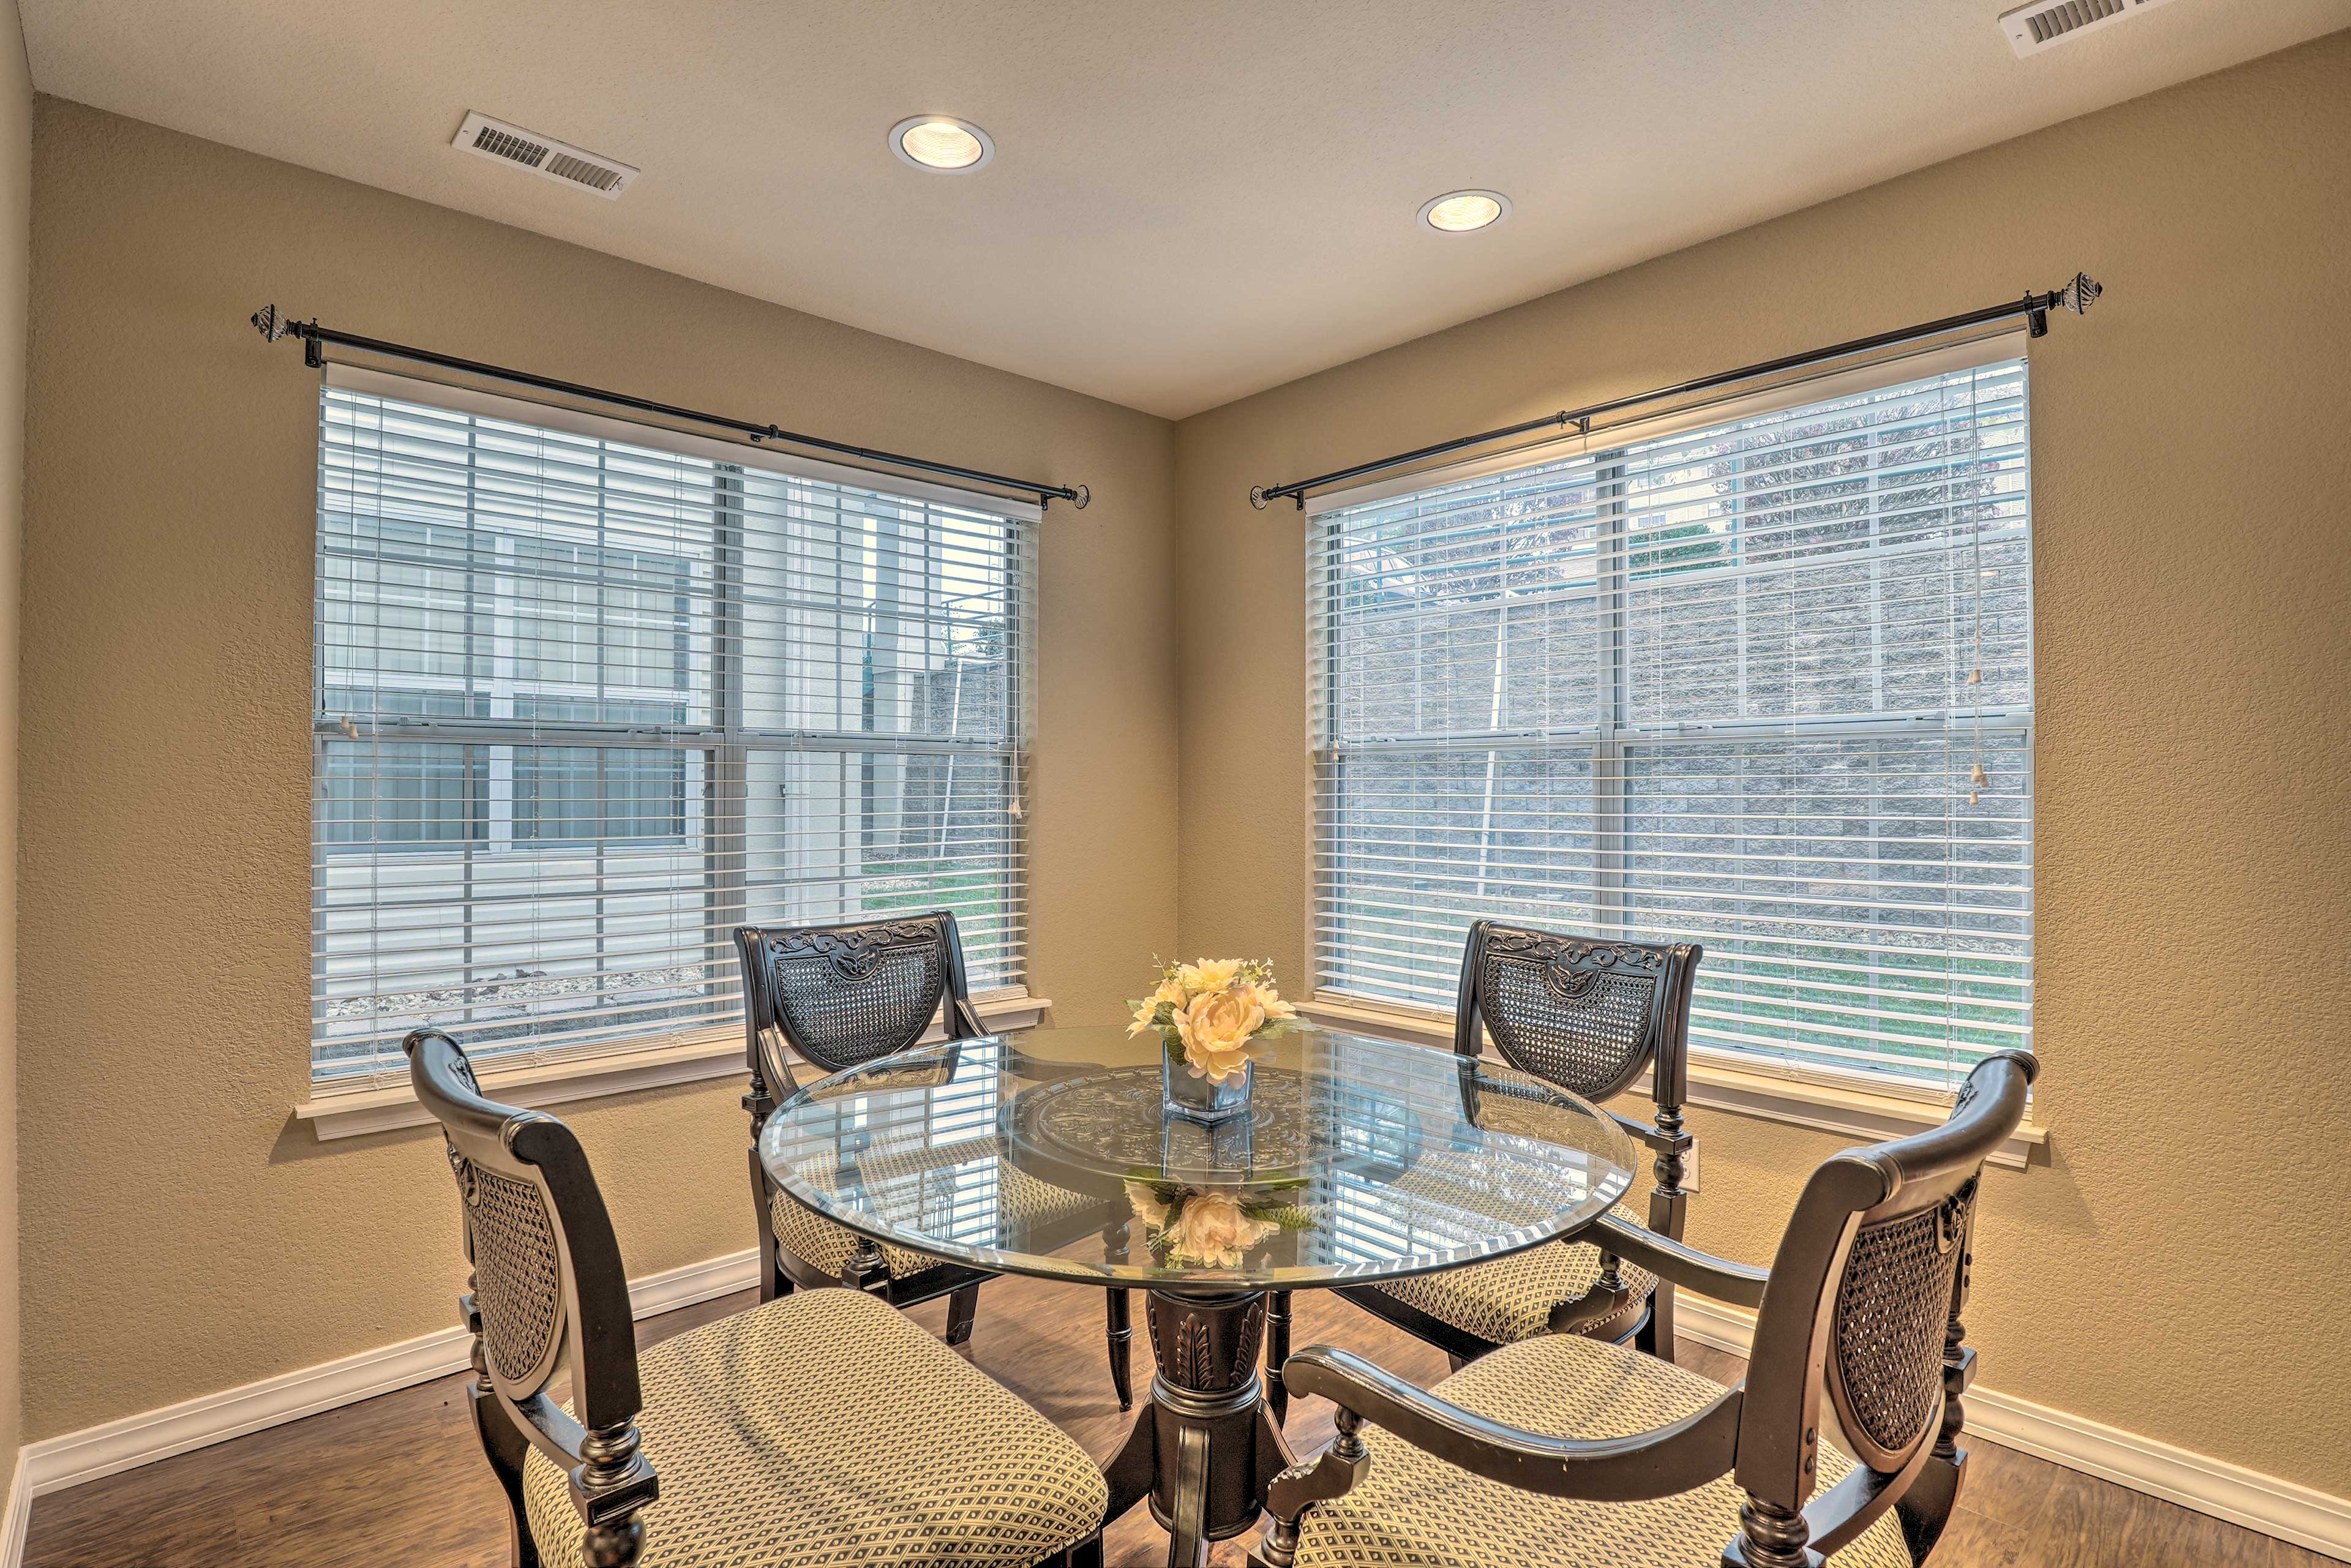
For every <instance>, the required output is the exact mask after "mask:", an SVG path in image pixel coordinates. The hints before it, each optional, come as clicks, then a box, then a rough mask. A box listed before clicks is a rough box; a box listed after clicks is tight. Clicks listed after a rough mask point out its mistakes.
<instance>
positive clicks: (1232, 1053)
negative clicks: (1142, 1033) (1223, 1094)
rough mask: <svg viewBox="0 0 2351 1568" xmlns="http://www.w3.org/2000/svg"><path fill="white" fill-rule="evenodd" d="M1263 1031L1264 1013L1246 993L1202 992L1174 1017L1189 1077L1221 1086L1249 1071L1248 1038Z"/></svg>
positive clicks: (1255, 999) (1254, 999)
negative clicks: (1190, 1073)
mask: <svg viewBox="0 0 2351 1568" xmlns="http://www.w3.org/2000/svg"><path fill="white" fill-rule="evenodd" d="M1264 1027H1265V1009H1263V1008H1261V1007H1259V1006H1258V1003H1257V998H1256V997H1255V996H1254V995H1252V994H1251V993H1250V992H1249V991H1243V990H1230V991H1203V992H1202V993H1201V994H1200V995H1198V996H1196V997H1194V998H1192V999H1191V1001H1189V1002H1188V1003H1186V1004H1185V1006H1184V1008H1183V1009H1182V1010H1181V1011H1179V1012H1178V1013H1176V1015H1175V1033H1176V1036H1177V1038H1179V1039H1180V1040H1183V1042H1184V1060H1185V1061H1187V1062H1189V1063H1190V1064H1191V1071H1192V1076H1193V1077H1195V1078H1205V1079H1207V1081H1208V1082H1211V1083H1222V1082H1224V1081H1225V1080H1226V1079H1228V1078H1232V1077H1236V1076H1238V1074H1240V1073H1243V1072H1246V1071H1249V1054H1248V1051H1247V1047H1248V1045H1249V1037H1250V1036H1252V1035H1254V1034H1255V1033H1257V1031H1258V1030H1260V1029H1263V1028H1264Z"/></svg>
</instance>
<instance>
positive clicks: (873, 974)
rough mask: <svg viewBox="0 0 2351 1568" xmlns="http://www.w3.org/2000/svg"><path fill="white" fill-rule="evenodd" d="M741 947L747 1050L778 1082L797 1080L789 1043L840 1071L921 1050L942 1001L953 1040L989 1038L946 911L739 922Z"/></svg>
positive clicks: (757, 1069)
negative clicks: (787, 1057) (833, 920)
mask: <svg viewBox="0 0 2351 1568" xmlns="http://www.w3.org/2000/svg"><path fill="white" fill-rule="evenodd" d="M735 945H736V948H737V952H738V954H739V955H740V956H741V958H742V960H743V1017H744V1028H745V1033H746V1037H747V1038H746V1049H747V1051H748V1052H749V1056H750V1065H751V1070H752V1071H753V1073H754V1074H755V1075H763V1076H764V1077H765V1079H766V1081H767V1082H768V1083H770V1084H789V1083H790V1082H792V1075H791V1071H790V1068H789V1064H788V1063H787V1062H786V1061H784V1059H783V1057H782V1054H781V1052H780V1051H779V1050H778V1046H780V1045H783V1044H789V1046H790V1047H791V1048H792V1050H794V1051H798V1052H799V1054H800V1055H801V1056H803V1057H805V1058H807V1059H808V1060H809V1061H812V1062H814V1063H816V1065H817V1066H819V1067H820V1068H822V1069H823V1070H824V1071H827V1072H838V1071H841V1070H842V1069H844V1068H849V1067H856V1066H860V1065H862V1063H864V1062H868V1061H872V1060H873V1059H874V1058H875V1057H878V1056H887V1055H889V1054H890V1053H891V1052H893V1051H904V1050H905V1049H906V1048H907V1047H908V1046H910V1045H913V1044H914V1042H915V1041H916V1040H920V1039H921V1038H922V1037H923V1031H924V1030H927V1029H928V1028H930V1025H931V1019H933V1018H935V1016H937V1014H938V1012H939V1009H940V1006H941V1004H942V1003H944V1004H945V1005H946V1034H947V1038H948V1039H949V1040H969V1039H971V1038H973V1037H975V1036H977V1034H979V1033H980V1032H981V1030H980V1026H979V1020H978V1018H977V1015H976V1014H974V1013H973V1012H972V1010H971V984H970V981H969V980H967V978H966V977H965V975H964V967H963V940H962V938H961V936H958V935H957V933H956V920H955V916H954V915H951V914H949V913H948V912H947V911H946V910H944V909H941V910H934V911H933V912H932V913H930V914H928V915H914V916H909V917H907V918H905V919H902V920H880V921H874V922H872V923H871V924H869V925H808V926H789V927H770V926H759V925H738V926H737V927H736V929H735ZM778 1034H779V1035H780V1036H781V1039H780V1040H777V1039H775V1038H773V1036H774V1035H778Z"/></svg>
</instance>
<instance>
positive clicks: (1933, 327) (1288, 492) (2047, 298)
mask: <svg viewBox="0 0 2351 1568" xmlns="http://www.w3.org/2000/svg"><path fill="white" fill-rule="evenodd" d="M2101 292H2102V290H2101V289H2100V288H2099V287H2098V285H2097V284H2096V283H2095V282H2094V281H2093V280H2092V279H2091V278H2090V277H2089V276H2088V275H2087V274H2085V273H2080V272H2077V273H2075V274H2074V280H2073V281H2072V282H2071V283H2068V284H2067V285H2065V287H2063V288H2056V289H2052V290H2051V291H2050V292H2048V293H2046V294H2028V295H2026V296H2025V297H2024V298H2022V299H2018V300H2014V301H2012V302H2011V303H2009V304H2006V305H1987V306H1985V307H1984V308H1982V309H1980V310H1970V311H1968V312H1966V313H1965V314H1963V315H1959V316H1946V317H1944V318H1943V319H1941V320H1939V321H1921V322H1920V323H1919V324H1918V325H1917V326H1916V327H1904V328H1901V329H1898V330H1896V331H1892V332H1879V333H1876V334H1874V335H1873V336H1870V337H1867V338H1855V339H1854V340H1852V341H1851V342H1849V343H1836V344H1833V345H1832V346H1830V347H1828V348H1825V349H1813V350H1810V351H1809V352H1806V353H1802V354H1789V355H1787V356H1785V357H1783V358H1781V359H1777V360H1766V361H1763V362H1762V363H1761V364H1757V365H1742V366H1740V368H1739V369H1738V370H1735V371H1719V372H1718V373H1716V374H1714V375H1710V376H1700V377H1698V379H1697V380H1696V381H1690V382H1681V383H1680V384H1678V385H1677V386H1669V387H1659V388H1657V389H1656V391H1655V392H1636V393H1635V394H1634V395H1633V396H1631V397H1619V398H1611V399H1609V400H1608V401H1607V402H1595V403H1589V404H1586V405H1585V406H1584V407H1583V408H1571V409H1562V410H1561V411H1560V412H1559V413H1550V414H1545V415H1544V416H1543V417H1542V418H1541V419H1530V420H1527V421H1525V422H1523V423H1519V424H1506V425H1504V426H1503V427H1502V428H1501V429H1499V430H1488V431H1483V432H1480V433H1479V434H1476V435H1464V436H1459V437H1458V438H1456V439H1454V440H1452V441H1440V442H1438V443H1437V444H1436V445H1434V446H1424V447H1421V448H1420V449H1419V450H1417V451H1414V452H1399V453H1397V454H1396V455H1395V456H1393V457H1380V458H1375V459H1374V460H1373V461H1372V462H1369V463H1358V464H1356V465H1354V466H1353V467H1352V468H1337V469H1333V470H1332V471H1331V472H1330V473H1328V474H1317V475H1316V476H1314V477H1313V478H1311V479H1299V480H1295V481H1292V482H1291V483H1290V484H1287V485H1273V486H1251V487H1250V489H1249V505H1250V506H1252V507H1256V508H1257V509H1258V510H1259V511H1260V512H1261V511H1263V510H1265V507H1266V504H1267V503H1268V502H1270V501H1275V500H1279V499H1280V497H1284V496H1289V497H1294V498H1295V499H1296V500H1297V502H1298V509H1299V510H1300V511H1301V512H1302V511H1304V510H1305V509H1306V492H1307V491H1309V490H1319V489H1322V487H1323V486H1328V485H1337V484H1342V483H1343V482H1344V481H1346V480H1349V479H1360V478H1362V477H1364V476H1365V475H1367V474H1379V473H1384V472H1385V471H1386V470H1388V469H1390V468H1401V467H1404V466H1405V465H1407V464H1412V463H1418V462H1420V461H1421V460H1422V459H1424V458H1428V457H1441V456H1443V455H1445V454H1447V453H1448V452H1458V451H1460V450H1462V449H1463V448H1464V447H1469V446H1482V445H1484V444H1486V443H1487V442H1489V441H1501V440H1505V439H1507V438H1508V437H1510V436H1513V435H1525V434H1529V433H1530V432H1532V431H1537V430H1544V429H1552V428H1557V429H1562V430H1564V429H1565V428H1566V427H1567V426H1569V425H1571V424H1573V425H1576V426H1579V427H1580V428H1581V429H1583V432H1584V433H1585V434H1590V433H1591V430H1592V422H1593V419H1594V418H1596V417H1597V416H1599V415H1601V414H1604V413H1616V412H1618V411H1619V410H1622V409H1627V408H1634V407H1637V406H1638V405H1640V404H1642V403H1645V402H1661V401H1663V400H1665V399H1667V398H1675V397H1687V396H1688V395H1689V394H1690V393H1692V392H1710V391H1712V390H1713V389H1714V388H1716V387H1723V386H1729V385H1731V384H1732V383H1734V382H1744V381H1752V380H1754V379H1755V378H1756V377H1758V376H1768V375H1771V374H1774V373H1776V372H1777V371H1792V370H1797V369H1800V368H1801V367H1802V366H1805V365H1816V364H1820V363H1821V362H1823V361H1827V360H1836V359H1843V358H1844V356H1845V355H1847V354H1862V353H1867V352H1868V351H1869V350H1872V349H1885V348H1890V347H1892V346H1893V345H1894V344H1896V343H1907V342H1911V341H1913V340H1917V339H1919V338H1931V337H1934V336H1936V335H1937V334H1938V333H1942V332H1953V331H1957V330H1959V329H1961V328H1963V327H1980V326H1981V325H1983V324H1984V323H1985V322H1988V321H1998V320H2001V319H2005V318H2007V317H2010V316H2022V317H2023V318H2024V319H2025V321H2026V329H2027V330H2028V332H2029V333H2030V334H2031V335H2032V337H2035V338H2041V337H2045V336H2047V335H2048V332H2049V312H2050V311H2052V310H2053V309H2057V308H2061V307H2062V308H2064V309H2067V310H2071V311H2072V312H2073V313H2074V315H2076V316H2079V315H2081V314H2082V313H2083V312H2084V311H2085V310H2087V309H2088V308H2090V305H2091V303H2092V302H2093V301H2094V300H2095V299H2096V298H2098V295H2099V294H2100V293H2101Z"/></svg>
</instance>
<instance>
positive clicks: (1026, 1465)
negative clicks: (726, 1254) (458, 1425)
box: [524, 1291, 1109, 1568]
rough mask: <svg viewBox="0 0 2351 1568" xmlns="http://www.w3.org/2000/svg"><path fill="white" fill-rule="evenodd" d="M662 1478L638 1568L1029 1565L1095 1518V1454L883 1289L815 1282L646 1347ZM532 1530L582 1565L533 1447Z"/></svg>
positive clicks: (528, 1475)
mask: <svg viewBox="0 0 2351 1568" xmlns="http://www.w3.org/2000/svg"><path fill="white" fill-rule="evenodd" d="M638 1362H639V1371H640V1375H641V1377H642V1379H643V1386H644V1399H645V1408H644V1414H643V1416H640V1417H639V1419H638V1426H639V1428H640V1430H641V1431H642V1432H643V1437H644V1452H645V1456H646V1458H649V1459H650V1460H652V1462H653V1468H654V1469H656V1470H658V1471H659V1472H660V1475H661V1498H660V1500H658V1501H656V1502H655V1503H653V1505H652V1506H651V1507H650V1508H648V1509H647V1510H646V1511H645V1513H644V1520H645V1551H644V1556H643V1563H642V1568H780V1565H784V1564H798V1563H808V1564H817V1563H823V1564H827V1565H829V1568H837V1565H841V1564H852V1563H887V1564H889V1565H890V1568H923V1565H925V1564H930V1563H954V1564H956V1565H957V1568H965V1565H968V1564H1006V1565H1009V1564H1015V1563H1034V1562H1037V1561H1038V1560H1039V1559H1040V1558H1044V1557H1049V1556H1050V1555H1052V1554H1053V1553H1054V1552H1059V1551H1061V1550H1062V1549H1063V1548H1064V1547H1067V1546H1069V1545H1071V1544H1073V1543H1074V1542H1080V1541H1082V1540H1084V1539H1086V1538H1087V1537H1088V1536H1090V1535H1092V1534H1093V1533H1094V1531H1097V1530H1099V1529H1100V1528H1101V1527H1102V1510H1103V1509H1104V1507H1105V1506H1107V1504H1108V1500H1109V1498H1108V1493H1107V1491H1106V1490H1105V1489H1104V1488H1103V1486H1102V1473H1101V1472H1100V1471H1099V1470H1097V1469H1095V1468H1094V1466H1093V1463H1092V1461H1091V1460H1090V1459H1088V1458H1086V1455H1085V1451H1084V1450H1083V1449H1081V1448H1079V1447H1078V1446H1077V1444H1075V1443H1073V1442H1071V1440H1070V1439H1069V1438H1068V1437H1064V1436H1063V1435H1062V1434H1061V1431H1060V1430H1058V1429H1057V1428H1056V1427H1054V1426H1053V1425H1052V1423H1050V1422H1049V1421H1047V1420H1046V1419H1045V1418H1044V1417H1043V1416H1040V1415H1039V1414H1037V1412H1036V1411H1034V1410H1031V1409H1030V1408H1029V1406H1026V1405H1024V1404H1022V1403H1021V1402H1020V1400H1019V1399H1018V1398H1017V1397H1015V1396H1013V1395H1012V1394H1011V1393H1010V1392H1008V1390H1006V1389H1005V1388H1004V1387H1003V1386H1002V1385H999V1384H998V1383H997V1382H996V1381H995V1380H994V1379H992V1378H990V1377H989V1376H988V1375H987V1374H986V1373H984V1372H981V1371H980V1370H978V1369H977V1367H974V1366H972V1365H970V1364H968V1363H967V1362H966V1361H964V1359H963V1358H962V1357H960V1356H958V1355H957V1354H956V1353H955V1352H954V1351H952V1350H949V1349H948V1348H947V1347H946V1345H944V1344H941V1343H939V1342H938V1341H937V1340H935V1339H934V1338H932V1337H931V1336H930V1335H929V1334H927V1333H924V1332H923V1331H922V1330H921V1329H919V1328H917V1327H915V1326H914V1324H913V1323H912V1322H908V1321H907V1319H906V1318H905V1317H904V1314H902V1313H899V1312H894V1311H893V1310H892V1309H891V1308H889V1307H887V1306H885V1305H883V1303H882V1302H881V1301H877V1300H875V1299H874V1298H873V1297H872V1296H868V1295H865V1294H862V1292H859V1291H800V1292H799V1293H797V1294H794V1295H790V1296H787V1297H785V1298H784V1299H783V1300H781V1301H770V1302H768V1304H767V1305H765V1306H761V1307H754V1308H752V1309H751V1310H750V1311H748V1312H738V1313H737V1314H736V1315H735V1316H733V1317H730V1318H724V1319H721V1320H720V1321H719V1322H715V1323H710V1324H707V1325H705V1327H702V1328H698V1329H695V1330H693V1331H691V1332H690V1333H683V1334H680V1335H678V1336H677V1337H676V1338H675V1339H671V1340H664V1341H663V1342H662V1343H660V1344H657V1345H655V1346H653V1348H652V1349H650V1350H647V1351H645V1352H644V1353H643V1354H642V1355H641V1356H640V1357H639V1358H638ZM524 1495H525V1501H526V1503H527V1504H528V1512H529V1515H530V1529H531V1534H532V1536H533V1538H534V1539H535V1540H536V1541H537V1542H538V1550H539V1555H540V1556H541V1557H542V1558H544V1559H545V1560H546V1562H547V1563H549V1565H550V1568H553V1565H557V1564H563V1563H577V1562H579V1561H580V1534H581V1527H580V1515H579V1512H578V1511H577V1510H576V1509H574V1508H573V1507H572V1504H571V1494H570V1488H569V1482H568V1481H567V1480H566V1479H565V1477H564V1474H563V1471H562V1470H561V1469H559V1468H557V1466H556V1465H555V1464H554V1463H552V1462H551V1461H550V1460H549V1459H548V1458H546V1457H545V1456H544V1455H542V1454H540V1453H539V1452H538V1450H537V1449H535V1448H534V1449H533V1450H532V1451H531V1455H530V1458H529V1461H528V1466H527V1467H526V1470H525V1475H524Z"/></svg>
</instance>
